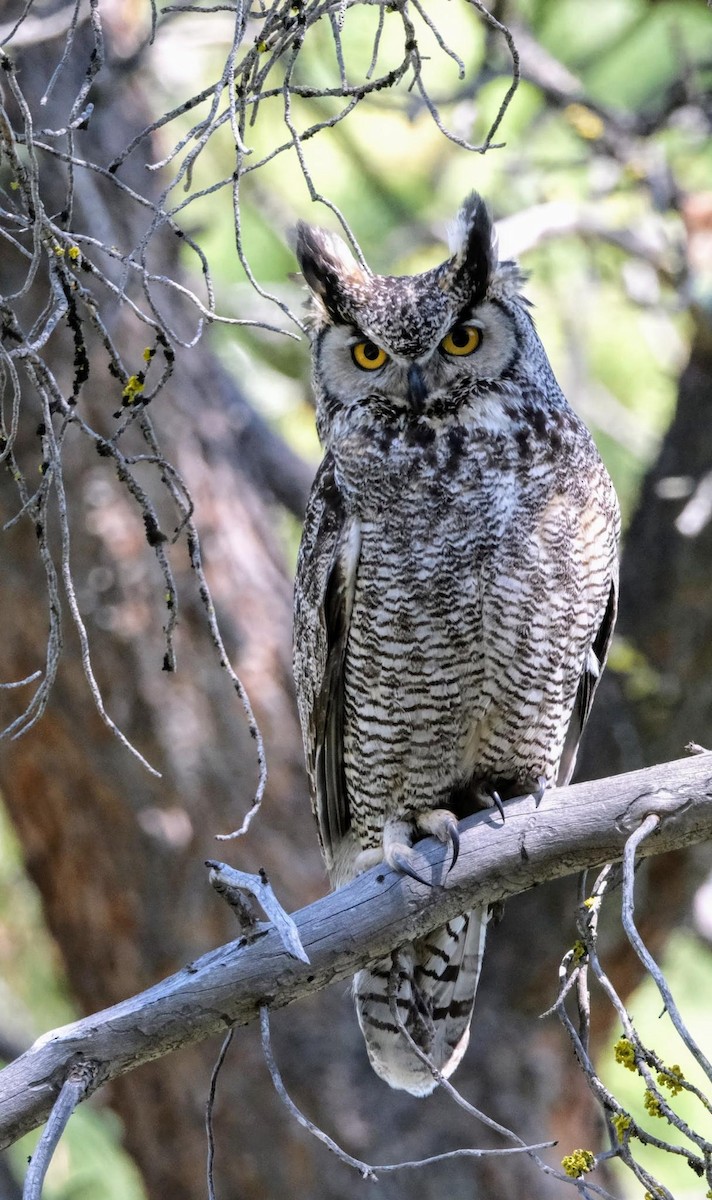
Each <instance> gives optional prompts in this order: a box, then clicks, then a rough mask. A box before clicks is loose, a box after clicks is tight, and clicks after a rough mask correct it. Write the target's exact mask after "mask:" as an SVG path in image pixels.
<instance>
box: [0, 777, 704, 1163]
mask: <svg viewBox="0 0 712 1200" xmlns="http://www.w3.org/2000/svg"><path fill="white" fill-rule="evenodd" d="M649 813H655V814H657V816H658V817H659V818H660V823H659V827H658V829H657V832H656V833H655V834H654V835H653V836H651V837H648V838H646V839H645V841H644V842H642V844H641V845H640V846H639V848H638V853H639V855H642V856H648V855H653V854H659V853H663V852H664V851H668V850H674V849H679V848H680V847H682V846H686V845H691V844H692V843H694V842H699V841H702V840H703V839H704V838H706V837H710V836H712V755H708V754H702V755H696V756H695V757H694V758H688V759H683V760H679V761H677V762H673V763H667V764H664V765H662V766H658V767H650V768H647V769H646V770H643V771H633V772H631V773H629V774H627V775H619V776H616V777H612V778H609V779H605V780H598V781H596V782H593V783H581V784H577V785H575V786H574V787H567V788H561V789H557V790H555V791H551V792H549V793H548V794H547V795H546V796H545V797H544V798H543V800H542V801H541V803H540V804H539V806H538V807H537V806H536V804H535V802H534V800H533V799H532V798H531V797H525V798H523V799H521V800H517V801H510V802H509V803H508V804H507V810H506V821H505V822H504V825H502V823H501V820H500V818H499V816H498V815H497V816H496V817H495V818H493V817H492V815H491V813H490V812H484V813H479V814H477V815H476V816H474V817H471V818H469V819H468V820H467V821H465V822H463V823H462V826H461V844H460V856H459V859H458V862H457V864H456V866H455V867H454V869H453V870H451V871H450V872H449V873H447V867H448V865H449V853H448V851H447V850H446V849H444V848H443V847H442V845H440V844H439V843H437V842H435V841H433V840H430V839H429V840H427V841H423V842H421V843H419V844H418V846H417V847H416V851H415V852H416V855H417V858H418V859H419V860H420V861H419V862H418V863H417V864H416V866H417V869H418V872H419V873H420V874H425V875H426V876H427V877H429V878H431V879H432V881H433V886H430V887H428V886H425V885H423V884H420V883H418V882H416V881H415V880H412V879H409V878H405V877H403V876H399V875H397V874H395V873H394V872H393V871H390V870H388V869H387V868H386V867H385V866H383V867H375V868H373V869H372V870H371V871H368V872H367V873H365V874H363V875H361V876H359V878H358V879H356V880H354V882H353V883H351V884H349V885H348V886H346V887H344V888H340V889H339V890H338V891H337V892H334V893H333V894H331V895H329V896H326V897H324V899H322V900H319V901H317V902H316V903H314V904H311V905H309V906H308V907H307V908H304V909H302V910H301V911H300V912H298V913H296V914H295V915H294V920H295V924H296V926H297V929H298V931H299V936H300V938H301V943H302V945H303V946H304V949H305V951H306V953H307V955H308V956H309V960H310V962H309V964H307V963H303V962H300V961H298V960H297V959H295V958H294V957H290V955H289V954H288V953H287V952H286V951H285V948H284V945H283V943H282V941H281V938H280V936H279V934H278V933H277V931H276V930H275V929H274V928H273V927H271V926H267V927H265V928H264V929H260V930H259V931H258V933H257V935H256V936H255V935H254V934H253V935H252V936H251V937H250V938H249V939H245V938H240V939H238V940H237V941H235V942H231V943H229V944H228V945H226V946H221V947H219V948H218V949H216V950H212V951H210V952H209V953H208V954H205V955H203V956H202V957H201V958H200V959H198V960H196V961H195V962H193V963H190V964H188V965H187V966H186V967H184V968H183V969H182V970H180V971H178V972H177V973H176V974H175V975H172V976H170V977H169V978H168V979H165V980H163V981H162V982H161V983H159V984H156V985H155V986H154V987H151V988H149V989H148V990H147V991H145V992H141V993H140V994H139V995H136V996H132V997H130V998H129V999H128V1000H125V1001H123V1002H122V1003H120V1004H117V1005H114V1006H113V1007H112V1008H109V1009H105V1010H104V1011H103V1012H100V1013H96V1014H94V1015H93V1016H90V1017H86V1018H85V1019H83V1020H81V1021H76V1022H74V1023H73V1024H72V1025H67V1026H64V1027H63V1028H61V1029H56V1030H53V1031H52V1032H50V1033H48V1034H45V1035H44V1036H43V1037H41V1038H40V1039H39V1040H38V1041H37V1042H36V1043H35V1044H34V1045H33V1046H32V1047H31V1048H30V1049H29V1050H28V1051H27V1052H26V1053H25V1054H23V1055H21V1057H20V1058H18V1059H16V1060H15V1062H13V1063H11V1064H10V1065H9V1066H8V1067H6V1068H5V1070H4V1071H2V1073H0V1147H1V1146H5V1145H8V1144H9V1143H11V1142H13V1141H15V1140H16V1139H17V1138H18V1137H20V1136H21V1135H22V1134H23V1133H25V1132H27V1131H28V1130H29V1129H32V1128H34V1127H36V1126H37V1125H39V1124H40V1123H41V1122H42V1121H43V1120H45V1119H46V1117H47V1114H48V1113H49V1112H50V1110H51V1109H52V1107H53V1105H54V1103H55V1100H56V1098H57V1096H58V1094H59V1092H60V1090H61V1088H62V1086H63V1084H64V1082H65V1081H66V1079H67V1077H68V1073H69V1071H70V1070H71V1068H72V1066H73V1065H74V1064H76V1063H77V1062H78V1061H91V1062H92V1064H93V1066H94V1070H95V1076H94V1086H99V1085H100V1084H102V1083H104V1082H106V1081H107V1080H110V1079H114V1078H116V1077H117V1076H118V1075H122V1074H124V1073H125V1072H127V1071H130V1070H132V1069H133V1068H134V1067H137V1066H139V1065H140V1064H141V1063H144V1062H148V1061H150V1060H152V1059H155V1058H159V1057H160V1056H162V1055H163V1054H167V1053H168V1052H169V1051H171V1050H175V1049H177V1048H178V1047H180V1046H183V1045H187V1044H189V1043H191V1042H196V1041H199V1040H201V1039H203V1038H206V1037H209V1036H210V1035H212V1034H215V1033H218V1032H224V1030H225V1029H226V1028H229V1027H230V1026H232V1025H244V1024H247V1023H249V1022H251V1021H253V1020H256V1019H257V1018H258V1016H259V1011H260V1008H261V1007H263V1006H266V1007H274V1008H278V1007H282V1006H284V1005H286V1004H290V1003H292V1001H294V1000H296V999H298V998H299V997H301V996H306V995H308V994H309V993H311V992H315V991H318V990H319V989H320V988H323V987H325V986H326V985H327V984H329V983H333V982H337V981H338V980H340V979H344V978H345V977H347V976H348V975H351V974H353V972H354V971H356V970H358V969H360V968H361V967H363V966H365V965H366V964H367V963H369V962H375V961H376V960H377V959H379V958H382V957H383V956H384V955H385V954H388V953H390V951H391V950H392V949H393V947H394V946H397V945H398V944H400V943H401V942H403V941H406V940H408V939H409V938H413V937H416V936H419V935H421V934H423V933H425V932H427V931H428V930H430V929H433V928H434V927H435V926H437V925H441V924H443V923H444V922H445V921H447V920H449V919H450V918H451V917H453V916H455V915H456V914H458V913H461V912H464V911H467V910H468V909H470V908H473V907H477V906H478V905H483V904H487V903H488V902H489V903H492V902H496V901H502V900H506V899H507V898H508V897H509V896H514V895H516V894H518V893H520V892H523V891H526V890H527V889H528V888H530V887H533V886H534V885H535V884H538V883H543V882H545V881H546V880H549V879H554V878H558V877H560V876H563V875H569V874H571V873H572V872H576V871H579V870H581V869H582V868H584V867H596V866H600V865H601V864H603V863H605V862H608V861H611V860H616V859H620V857H621V856H622V854H623V848H624V845H625V842H626V840H627V838H628V837H629V835H630V834H631V833H632V832H633V830H635V829H636V828H637V827H638V826H639V825H640V823H641V822H642V821H643V820H644V818H645V817H646V816H647V815H648V814H649Z"/></svg>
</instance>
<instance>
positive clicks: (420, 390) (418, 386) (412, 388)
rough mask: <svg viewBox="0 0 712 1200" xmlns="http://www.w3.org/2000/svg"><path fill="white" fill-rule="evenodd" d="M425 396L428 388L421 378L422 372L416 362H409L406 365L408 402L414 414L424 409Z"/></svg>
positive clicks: (417, 414) (418, 413)
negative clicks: (407, 365)
mask: <svg viewBox="0 0 712 1200" xmlns="http://www.w3.org/2000/svg"><path fill="white" fill-rule="evenodd" d="M427 398H428V389H427V387H426V384H425V380H424V379H423V372H422V371H421V369H420V367H419V366H418V364H417V363H411V365H410V366H409V367H408V403H409V404H410V407H411V409H412V410H413V412H414V413H415V414H416V416H419V415H420V414H421V413H422V412H424V411H425V401H426V400H427Z"/></svg>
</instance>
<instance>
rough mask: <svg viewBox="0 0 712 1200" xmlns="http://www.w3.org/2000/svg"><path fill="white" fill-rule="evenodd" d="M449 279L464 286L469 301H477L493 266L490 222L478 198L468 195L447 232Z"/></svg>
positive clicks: (494, 250)
mask: <svg viewBox="0 0 712 1200" xmlns="http://www.w3.org/2000/svg"><path fill="white" fill-rule="evenodd" d="M448 241H449V245H450V252H451V254H452V259H451V262H450V264H449V267H450V272H449V273H450V275H451V278H453V279H454V281H455V282H456V283H457V284H460V285H462V284H463V283H464V284H466V286H467V287H468V290H469V291H470V293H471V295H472V298H473V300H480V299H482V297H483V296H484V294H485V292H486V291H487V285H488V283H489V281H490V278H491V276H492V273H493V271H494V268H495V266H496V263H497V249H496V242H495V238H494V233H493V229H492V218H491V216H490V214H489V211H488V209H487V205H486V204H485V202H484V200H483V199H482V197H481V196H480V195H479V194H478V193H477V192H471V193H470V195H469V196H468V197H467V199H466V200H465V202H464V203H463V205H462V207H461V209H460V211H459V213H458V214H457V217H456V218H455V221H454V222H453V225H452V227H451V229H450V231H449V238H448Z"/></svg>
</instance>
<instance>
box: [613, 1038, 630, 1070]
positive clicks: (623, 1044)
mask: <svg viewBox="0 0 712 1200" xmlns="http://www.w3.org/2000/svg"><path fill="white" fill-rule="evenodd" d="M613 1054H614V1055H615V1060H616V1062H617V1063H620V1065H621V1066H622V1067H625V1068H626V1070H627V1071H635V1069H636V1067H635V1046H634V1045H633V1043H632V1042H631V1041H630V1040H629V1038H626V1037H622V1038H618V1041H617V1042H616V1044H615V1046H614V1047H613Z"/></svg>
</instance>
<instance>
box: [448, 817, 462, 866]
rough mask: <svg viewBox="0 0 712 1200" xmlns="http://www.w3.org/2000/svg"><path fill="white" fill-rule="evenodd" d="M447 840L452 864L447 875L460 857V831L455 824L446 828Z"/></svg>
mask: <svg viewBox="0 0 712 1200" xmlns="http://www.w3.org/2000/svg"><path fill="white" fill-rule="evenodd" d="M448 840H449V842H450V845H451V846H452V862H451V863H450V866H449V867H448V869H447V873H448V875H449V874H450V872H451V871H452V868H453V867H454V866H455V863H456V862H457V860H458V858H459V855H460V831H459V829H458V828H457V824H453V825H451V826H450V827H449V828H448Z"/></svg>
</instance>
